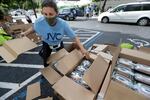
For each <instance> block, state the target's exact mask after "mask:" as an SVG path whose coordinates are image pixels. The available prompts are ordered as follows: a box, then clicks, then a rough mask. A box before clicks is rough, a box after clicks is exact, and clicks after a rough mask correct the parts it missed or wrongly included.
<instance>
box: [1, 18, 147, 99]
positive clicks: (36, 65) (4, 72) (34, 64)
mask: <svg viewBox="0 0 150 100" xmlns="http://www.w3.org/2000/svg"><path fill="white" fill-rule="evenodd" d="M68 23H69V24H70V25H71V27H72V28H73V30H74V31H75V32H76V33H77V35H78V36H79V37H80V40H81V42H82V43H85V41H87V40H89V39H90V38H91V37H92V36H94V35H95V39H92V41H87V43H88V44H85V46H86V48H88V47H90V46H91V45H92V44H93V43H111V44H116V45H119V44H120V42H130V43H133V44H134V45H135V46H139V45H140V46H141V45H144V46H147V47H149V46H150V44H149V43H150V35H149V33H150V30H149V26H148V27H143V26H136V25H128V24H114V23H110V24H101V23H99V22H97V20H95V19H89V20H85V19H84V18H78V19H77V20H76V21H68ZM98 32H99V33H98ZM97 33H98V34H97ZM96 34H97V35H96ZM136 39H138V41H137V40H136ZM141 40H142V42H143V43H141ZM139 41H140V42H139ZM64 42H65V45H66V46H67V45H68V44H71V42H72V41H71V40H70V39H68V37H65V38H64ZM40 49H41V45H40V44H39V47H37V48H35V49H33V50H30V51H28V52H25V53H23V54H21V55H20V56H19V57H18V58H17V59H16V60H15V61H13V62H12V63H10V64H7V63H6V62H5V61H4V60H1V62H0V100H1V99H2V100H3V99H7V100H25V97H26V85H28V84H31V83H33V82H35V81H40V82H41V84H42V83H43V81H41V80H40V76H41V73H39V69H41V68H43V66H42V59H41V58H40V57H39V55H38V51H39V50H40ZM49 88H50V87H49ZM47 90H49V91H47V93H50V95H53V94H52V93H51V91H50V90H51V89H47Z"/></svg>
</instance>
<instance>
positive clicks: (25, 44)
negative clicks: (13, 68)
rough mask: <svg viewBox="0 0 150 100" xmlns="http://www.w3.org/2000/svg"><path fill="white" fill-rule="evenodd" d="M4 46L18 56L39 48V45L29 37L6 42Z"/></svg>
mask: <svg viewBox="0 0 150 100" xmlns="http://www.w3.org/2000/svg"><path fill="white" fill-rule="evenodd" d="M3 46H4V47H5V46H6V48H7V47H9V48H11V50H12V51H13V52H15V53H17V54H18V55H19V54H21V53H23V52H25V51H28V50H30V49H33V48H35V47H37V45H36V44H35V43H34V42H32V41H31V40H30V39H28V38H27V37H23V38H18V39H13V40H9V41H6V42H5V43H4V45H3Z"/></svg>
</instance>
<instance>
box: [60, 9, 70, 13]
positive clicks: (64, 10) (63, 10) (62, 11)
mask: <svg viewBox="0 0 150 100" xmlns="http://www.w3.org/2000/svg"><path fill="white" fill-rule="evenodd" d="M60 12H61V13H69V12H70V10H69V9H62V10H61V11H60Z"/></svg>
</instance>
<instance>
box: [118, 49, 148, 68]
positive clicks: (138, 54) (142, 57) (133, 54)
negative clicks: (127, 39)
mask: <svg viewBox="0 0 150 100" xmlns="http://www.w3.org/2000/svg"><path fill="white" fill-rule="evenodd" d="M120 57H125V58H127V59H129V60H132V61H135V62H138V63H142V64H146V65H150V63H149V62H150V54H148V53H145V52H142V51H138V50H131V49H125V48H124V49H122V50H121V52H120Z"/></svg>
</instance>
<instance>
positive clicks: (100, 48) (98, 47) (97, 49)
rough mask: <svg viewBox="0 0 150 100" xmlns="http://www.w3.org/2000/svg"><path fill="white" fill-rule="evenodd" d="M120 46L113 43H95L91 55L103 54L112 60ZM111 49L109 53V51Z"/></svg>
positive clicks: (106, 58)
mask: <svg viewBox="0 0 150 100" xmlns="http://www.w3.org/2000/svg"><path fill="white" fill-rule="evenodd" d="M117 49H118V47H115V46H113V45H105V44H93V46H92V48H91V51H90V53H91V56H92V57H94V54H95V55H101V56H102V57H103V58H104V59H105V60H110V61H111V60H112V58H113V56H115V54H116V50H117ZM108 51H109V53H110V54H109V53H107V52H108Z"/></svg>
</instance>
